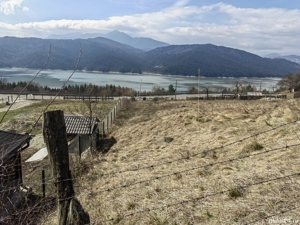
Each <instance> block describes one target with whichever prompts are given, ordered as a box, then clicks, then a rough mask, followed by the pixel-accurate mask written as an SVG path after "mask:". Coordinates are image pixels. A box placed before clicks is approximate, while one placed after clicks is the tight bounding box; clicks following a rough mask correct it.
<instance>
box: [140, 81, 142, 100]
mask: <svg viewBox="0 0 300 225" xmlns="http://www.w3.org/2000/svg"><path fill="white" fill-rule="evenodd" d="M141 93H142V79H141V83H140V99H141Z"/></svg>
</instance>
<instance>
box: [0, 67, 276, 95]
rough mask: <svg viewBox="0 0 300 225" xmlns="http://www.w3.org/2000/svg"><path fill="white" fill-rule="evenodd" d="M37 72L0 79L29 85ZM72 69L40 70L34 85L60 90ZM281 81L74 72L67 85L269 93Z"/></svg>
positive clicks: (7, 72) (14, 71) (2, 71)
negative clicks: (250, 88)
mask: <svg viewBox="0 0 300 225" xmlns="http://www.w3.org/2000/svg"><path fill="white" fill-rule="evenodd" d="M38 71H39V70H36V69H30V68H17V67H13V68H0V77H1V78H6V80H7V82H10V83H13V82H15V83H17V82H20V81H23V82H30V81H31V80H32V79H33V78H34V77H35V76H36V74H37V73H38ZM72 73H73V71H72V70H49V69H45V70H42V71H41V72H40V73H39V75H38V76H37V77H36V78H35V79H34V81H33V82H34V83H37V84H39V85H41V86H47V87H50V88H61V87H62V85H63V84H64V83H65V81H66V80H67V79H69V78H70V75H71V74H72ZM280 79H281V78H277V77H273V78H269V77H267V78H260V77H239V78H236V77H204V76H200V77H198V76H182V75H181V76H179V75H162V74H147V73H142V74H138V73H120V72H110V73H103V72H98V71H93V72H88V71H81V70H77V71H76V72H75V73H74V74H73V76H72V77H71V78H70V80H69V82H68V83H67V86H68V85H84V84H93V85H98V86H106V85H115V86H121V87H128V88H132V89H134V90H137V91H151V90H152V88H153V87H154V86H160V87H161V88H164V89H168V87H169V85H171V84H172V85H173V86H174V87H175V88H177V90H178V91H188V90H189V88H190V87H198V86H199V87H200V89H203V88H207V87H208V88H210V89H211V90H220V89H222V88H223V89H224V88H232V87H234V86H235V84H236V82H239V83H242V84H243V85H251V86H256V88H257V90H260V89H261V90H264V89H266V90H268V89H270V90H271V87H272V88H273V87H274V86H276V84H277V82H278V81H279V80H280Z"/></svg>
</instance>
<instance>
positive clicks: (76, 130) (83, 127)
mask: <svg viewBox="0 0 300 225" xmlns="http://www.w3.org/2000/svg"><path fill="white" fill-rule="evenodd" d="M64 118H65V124H66V132H67V134H91V133H93V130H94V128H95V126H96V125H97V122H99V119H98V118H97V117H85V116H65V117H64Z"/></svg>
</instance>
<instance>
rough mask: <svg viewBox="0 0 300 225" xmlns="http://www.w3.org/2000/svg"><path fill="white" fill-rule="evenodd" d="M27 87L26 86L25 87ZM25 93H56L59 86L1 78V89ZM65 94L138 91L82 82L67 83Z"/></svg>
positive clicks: (123, 93) (94, 94) (133, 94)
mask: <svg viewBox="0 0 300 225" xmlns="http://www.w3.org/2000/svg"><path fill="white" fill-rule="evenodd" d="M25 87H26V88H25ZM24 88H25V90H24V91H23V92H24V93H50V94H51V93H56V92H57V91H58V90H59V89H58V88H51V87H48V86H41V85H39V84H37V83H28V82H24V81H19V82H12V83H10V82H7V80H6V79H5V78H0V90H1V91H11V92H20V91H22V90H23V89H24ZM62 93H63V94H74V95H93V96H122V95H126V96H136V95H137V92H136V91H135V90H133V89H132V88H128V87H121V86H116V85H112V84H110V85H103V86H99V85H94V84H81V85H77V84H76V85H67V86H65V87H64V88H63V91H62Z"/></svg>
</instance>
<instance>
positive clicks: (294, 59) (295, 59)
mask: <svg viewBox="0 0 300 225" xmlns="http://www.w3.org/2000/svg"><path fill="white" fill-rule="evenodd" d="M265 57H267V58H270V59H275V58H281V59H286V60H289V61H291V62H295V63H298V64H300V56H299V55H280V54H277V53H272V54H268V55H266V56H265Z"/></svg>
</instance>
